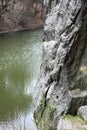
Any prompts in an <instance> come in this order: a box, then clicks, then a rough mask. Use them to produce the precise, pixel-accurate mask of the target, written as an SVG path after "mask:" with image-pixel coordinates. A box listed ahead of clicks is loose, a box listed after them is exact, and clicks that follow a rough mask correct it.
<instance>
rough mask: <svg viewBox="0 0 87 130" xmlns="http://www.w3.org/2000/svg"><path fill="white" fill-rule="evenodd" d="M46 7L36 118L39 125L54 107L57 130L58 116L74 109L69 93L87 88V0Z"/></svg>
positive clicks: (49, 1)
mask: <svg viewBox="0 0 87 130" xmlns="http://www.w3.org/2000/svg"><path fill="white" fill-rule="evenodd" d="M44 4H45V6H46V13H47V18H46V21H45V27H44V43H43V57H42V65H41V69H40V74H39V77H38V81H37V84H36V97H35V99H36V101H35V104H36V111H35V118H36V122H37V124H38V125H39V124H40V120H41V118H42V117H43V116H44V111H46V110H47V108H48V107H49V106H54V108H55V109H56V111H55V112H54V115H53V122H54V124H55V127H54V130H55V129H57V124H58V121H59V117H60V116H61V115H64V114H66V113H69V112H70V111H72V110H73V107H75V106H74V105H71V102H72V101H73V99H74V98H73V97H74V96H73V97H72V96H70V91H71V90H73V89H74V90H75V89H78V88H79V89H80V90H81V91H86V88H87V87H86V86H87V81H86V80H87V75H86V74H84V73H83V69H82V68H86V66H87V0H84V1H83V0H45V1H44ZM43 101H44V108H43ZM71 106H72V107H71Z"/></svg>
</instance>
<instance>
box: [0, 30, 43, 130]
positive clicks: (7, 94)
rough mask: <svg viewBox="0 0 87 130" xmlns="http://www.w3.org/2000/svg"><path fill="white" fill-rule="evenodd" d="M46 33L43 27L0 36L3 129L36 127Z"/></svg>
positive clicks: (0, 128) (0, 127)
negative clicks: (35, 99)
mask: <svg viewBox="0 0 87 130" xmlns="http://www.w3.org/2000/svg"><path fill="white" fill-rule="evenodd" d="M42 34H43V32H42V30H41V29H39V30H33V31H26V32H18V33H12V34H10V35H7V34H6V35H2V36H0V130H36V128H35V124H34V122H33V116H32V99H33V94H34V92H35V89H34V87H35V82H36V78H37V75H38V73H39V67H40V63H41V53H42V50H41V49H42V45H41V43H42Z"/></svg>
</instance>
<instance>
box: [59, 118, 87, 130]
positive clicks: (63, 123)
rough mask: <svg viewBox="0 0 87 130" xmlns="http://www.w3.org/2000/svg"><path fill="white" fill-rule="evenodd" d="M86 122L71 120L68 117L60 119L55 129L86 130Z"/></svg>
mask: <svg viewBox="0 0 87 130" xmlns="http://www.w3.org/2000/svg"><path fill="white" fill-rule="evenodd" d="M86 129H87V124H84V123H83V124H81V122H74V121H73V122H72V121H71V120H70V119H60V120H59V123H58V126H57V130H86Z"/></svg>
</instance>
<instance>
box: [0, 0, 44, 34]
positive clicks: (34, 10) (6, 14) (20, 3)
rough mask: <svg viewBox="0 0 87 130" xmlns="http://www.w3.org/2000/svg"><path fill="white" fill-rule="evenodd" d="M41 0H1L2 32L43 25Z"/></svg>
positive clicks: (0, 30)
mask: <svg viewBox="0 0 87 130" xmlns="http://www.w3.org/2000/svg"><path fill="white" fill-rule="evenodd" d="M43 25H44V7H43V3H42V1H41V0H0V32H4V31H7V32H9V31H17V30H23V29H32V28H39V27H43Z"/></svg>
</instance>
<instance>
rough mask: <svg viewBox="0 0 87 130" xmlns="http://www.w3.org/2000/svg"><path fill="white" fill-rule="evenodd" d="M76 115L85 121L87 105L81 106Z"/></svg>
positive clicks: (86, 119) (86, 118)
mask: <svg viewBox="0 0 87 130" xmlns="http://www.w3.org/2000/svg"><path fill="white" fill-rule="evenodd" d="M77 114H78V115H80V116H81V117H82V118H83V119H84V120H85V121H87V105H86V106H81V107H80V108H79V109H78V113H77Z"/></svg>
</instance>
